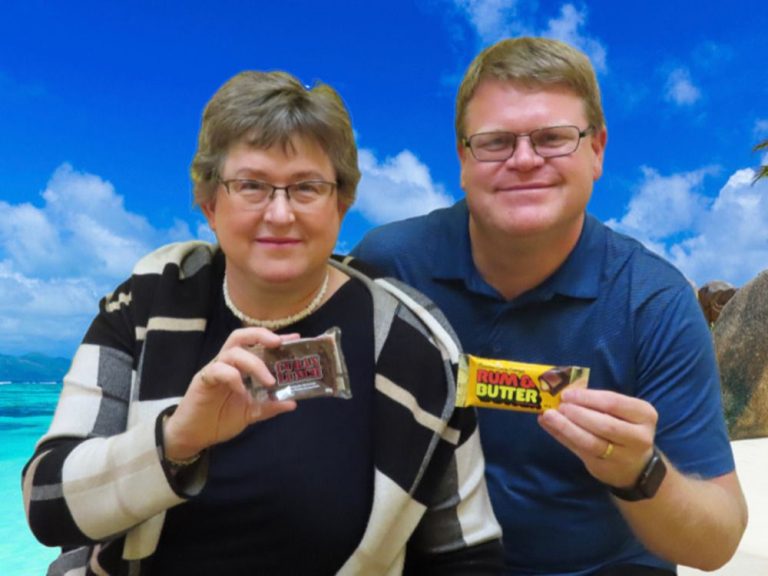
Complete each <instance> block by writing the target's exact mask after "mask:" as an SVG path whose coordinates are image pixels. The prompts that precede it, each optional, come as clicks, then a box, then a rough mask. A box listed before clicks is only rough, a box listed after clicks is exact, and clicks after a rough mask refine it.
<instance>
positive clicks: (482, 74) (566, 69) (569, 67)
mask: <svg viewBox="0 0 768 576" xmlns="http://www.w3.org/2000/svg"><path fill="white" fill-rule="evenodd" d="M486 79H494V80H501V81H504V82H519V83H521V84H523V85H527V86H534V87H538V86H552V85H556V86H562V87H565V88H567V89H569V90H572V91H573V92H574V93H575V94H576V95H577V96H579V97H580V98H581V99H582V101H583V102H584V111H585V114H586V116H587V121H588V122H589V124H590V125H591V126H593V127H594V128H596V129H601V128H603V127H604V126H605V116H604V115H603V107H602V104H601V103H600V87H599V86H598V84H597V78H596V77H595V70H594V68H593V67H592V64H591V63H590V61H589V58H587V56H586V55H585V54H584V53H583V52H580V51H579V50H577V49H575V48H573V47H572V46H569V45H568V44H565V43H564V42H559V41H557V40H550V39H548V38H531V37H520V38H509V39H506V40H502V41H500V42H498V43H496V44H494V45H493V46H489V47H488V48H486V49H485V50H483V51H482V52H480V54H478V55H477V57H476V58H475V59H474V60H473V61H472V63H471V64H470V65H469V68H468V69H467V72H466V74H464V79H463V80H462V81H461V85H460V86H459V93H458V95H457V97H456V138H457V140H458V141H459V142H461V140H462V139H463V138H465V137H466V136H467V134H465V132H464V130H465V121H466V114H467V106H468V105H469V101H470V100H471V99H472V96H473V95H474V93H475V90H477V87H478V85H479V84H480V82H482V81H483V80H486Z"/></svg>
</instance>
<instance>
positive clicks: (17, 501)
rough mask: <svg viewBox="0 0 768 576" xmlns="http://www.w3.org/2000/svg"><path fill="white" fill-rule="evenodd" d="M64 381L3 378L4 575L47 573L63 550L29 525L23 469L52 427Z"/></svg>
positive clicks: (0, 525)
mask: <svg viewBox="0 0 768 576" xmlns="http://www.w3.org/2000/svg"><path fill="white" fill-rule="evenodd" d="M60 391H61V384H60V383H56V382H20V383H7V382H0V574H2V575H3V576H38V575H40V576H43V575H45V573H46V571H47V569H48V564H50V563H51V561H53V559H54V558H56V556H57V555H58V549H54V548H47V547H45V546H43V545H42V544H40V543H39V542H37V540H35V538H34V536H32V532H30V530H29V528H28V527H27V521H26V518H25V516H24V503H23V501H22V498H21V470H22V468H23V467H24V464H26V462H27V460H28V459H29V457H30V456H31V455H32V452H33V450H34V447H35V442H37V440H38V439H39V438H40V436H42V435H43V434H44V433H45V431H46V430H47V429H48V425H49V424H50V421H51V417H52V416H53V411H54V409H55V408H56V401H57V399H58V396H59V392H60Z"/></svg>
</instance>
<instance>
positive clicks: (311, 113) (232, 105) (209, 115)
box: [191, 71, 360, 207]
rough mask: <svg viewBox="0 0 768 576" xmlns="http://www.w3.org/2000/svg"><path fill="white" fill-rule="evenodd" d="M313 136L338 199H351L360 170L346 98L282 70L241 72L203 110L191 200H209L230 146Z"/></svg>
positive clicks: (286, 143)
mask: <svg viewBox="0 0 768 576" xmlns="http://www.w3.org/2000/svg"><path fill="white" fill-rule="evenodd" d="M294 136H303V137H306V138H309V139H311V140H314V141H315V142H317V144H318V145H319V146H320V147H321V148H322V149H323V150H324V151H325V153H326V154H327V155H328V157H329V158H330V160H331V164H333V167H334V170H335V171H336V184H337V186H338V188H337V190H338V198H339V202H340V203H341V204H343V205H344V206H346V207H349V206H350V205H351V204H352V203H353V202H354V201H355V191H356V189H357V183H358V182H359V181H360V170H359V168H358V166H357V147H356V145H355V138H354V133H353V132H352V122H351V120H350V117H349V112H348V111H347V108H346V106H345V105H344V102H343V101H342V99H341V97H340V96H339V95H338V93H337V92H336V91H335V90H334V89H333V88H331V87H330V86H328V85H327V84H323V83H317V84H315V85H314V86H313V87H312V88H307V87H305V86H304V85H302V84H301V82H299V81H298V80H297V79H296V78H295V77H294V76H292V75H290V74H288V73H286V72H279V71H276V72H253V71H248V72H241V73H240V74H237V75H236V76H234V77H232V78H231V79H230V80H228V81H227V82H226V83H224V85H223V86H221V88H219V89H218V90H217V91H216V93H215V94H214V95H213V97H212V98H211V99H210V101H209V102H208V104H207V105H206V107H205V110H204V112H203V119H202V124H201V126H200V134H199V136H198V144H197V151H196V152H195V156H194V158H193V160H192V167H191V174H192V181H193V183H194V192H193V193H194V201H195V204H201V203H203V202H206V201H209V200H211V199H212V198H213V196H214V193H215V190H216V186H217V184H218V179H219V177H220V170H221V167H222V165H223V163H224V160H225V159H226V155H227V152H228V151H229V148H230V147H231V146H232V145H233V144H235V143H236V142H240V141H244V142H246V143H247V144H249V145H251V146H253V147H254V148H260V149H264V148H270V147H272V146H274V145H280V146H283V147H286V148H287V147H289V146H290V145H291V138H292V137H294Z"/></svg>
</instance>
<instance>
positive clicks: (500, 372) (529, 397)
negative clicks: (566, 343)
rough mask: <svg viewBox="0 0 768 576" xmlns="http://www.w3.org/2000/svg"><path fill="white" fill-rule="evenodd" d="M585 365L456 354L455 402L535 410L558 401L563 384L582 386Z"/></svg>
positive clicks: (586, 370) (584, 384)
mask: <svg viewBox="0 0 768 576" xmlns="http://www.w3.org/2000/svg"><path fill="white" fill-rule="evenodd" d="M588 382H589V368H584V367H581V366H548V365H546V364H528V363H525V362H514V361H511V360H493V359H491V358H480V357H478V356H472V355H471V354H462V355H461V357H460V358H459V377H458V382H457V389H456V406H458V407H460V408H463V407H466V406H477V407H478V408H497V409H500V410H515V411H518V412H529V413H533V414H539V413H541V412H544V411H545V410H548V409H550V408H557V407H558V406H559V405H560V395H561V394H562V392H563V390H565V389H566V388H586V387H587V384H588Z"/></svg>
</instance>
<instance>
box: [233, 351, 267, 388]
mask: <svg viewBox="0 0 768 576" xmlns="http://www.w3.org/2000/svg"><path fill="white" fill-rule="evenodd" d="M222 361H225V362H227V363H228V364H230V365H232V366H234V367H236V368H237V370H238V371H239V373H240V378H241V380H242V379H243V378H245V377H246V376H250V377H251V378H252V379H254V380H255V382H256V383H257V384H259V385H264V386H272V385H273V384H274V383H275V377H274V376H273V375H272V373H271V372H270V371H269V369H268V368H267V366H266V364H264V361H263V360H262V359H261V358H260V357H259V356H258V355H257V354H256V353H254V352H253V351H250V350H245V349H243V348H239V347H237V348H230V349H229V350H227V351H226V352H225V353H223V354H222Z"/></svg>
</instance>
